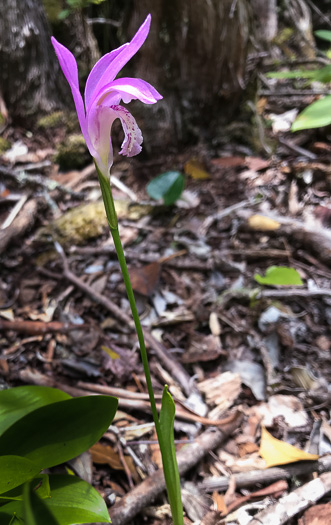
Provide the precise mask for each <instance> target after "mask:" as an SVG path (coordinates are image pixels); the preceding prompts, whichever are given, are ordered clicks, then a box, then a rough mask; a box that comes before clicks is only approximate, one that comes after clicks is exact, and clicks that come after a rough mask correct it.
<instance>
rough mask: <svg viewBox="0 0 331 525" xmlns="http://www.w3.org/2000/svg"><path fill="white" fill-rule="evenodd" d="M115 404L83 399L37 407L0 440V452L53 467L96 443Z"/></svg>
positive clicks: (95, 398)
mask: <svg viewBox="0 0 331 525" xmlns="http://www.w3.org/2000/svg"><path fill="white" fill-rule="evenodd" d="M117 404H118V401H117V399H116V398H114V397H110V396H86V397H78V398H72V399H67V400H65V401H59V402H58V403H53V404H51V405H47V406H44V407H40V408H37V409H36V410H34V411H33V412H31V413H30V414H27V415H26V416H25V417H23V418H21V419H19V420H18V421H16V423H14V424H13V425H12V426H11V427H10V428H8V429H7V430H6V431H5V432H4V433H3V434H2V436H1V437H0V450H1V451H2V452H3V453H4V454H6V455H10V454H17V455H19V456H23V457H26V458H28V459H30V460H31V461H33V462H35V463H36V464H38V465H39V466H40V469H45V468H48V467H53V466H54V465H59V464H60V463H64V462H65V461H68V460H69V459H72V458H73V457H76V456H78V455H79V454H81V453H82V452H84V451H85V450H87V449H89V448H90V447H91V446H92V445H93V444H94V443H96V442H97V441H98V440H99V439H100V438H101V436H102V435H103V434H104V432H105V431H106V430H107V428H108V426H109V425H110V423H111V421H112V419H113V417H114V415H115V413H116V409H117Z"/></svg>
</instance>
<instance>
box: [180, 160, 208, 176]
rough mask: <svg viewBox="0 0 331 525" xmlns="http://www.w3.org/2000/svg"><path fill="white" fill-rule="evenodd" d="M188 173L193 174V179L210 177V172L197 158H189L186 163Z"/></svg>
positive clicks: (185, 167)
mask: <svg viewBox="0 0 331 525" xmlns="http://www.w3.org/2000/svg"><path fill="white" fill-rule="evenodd" d="M184 171H185V173H186V175H191V177H192V179H200V180H205V179H210V175H209V173H208V172H207V171H206V170H205V168H204V167H203V165H202V164H201V162H199V161H198V160H196V159H190V160H188V161H187V162H186V163H185V165H184Z"/></svg>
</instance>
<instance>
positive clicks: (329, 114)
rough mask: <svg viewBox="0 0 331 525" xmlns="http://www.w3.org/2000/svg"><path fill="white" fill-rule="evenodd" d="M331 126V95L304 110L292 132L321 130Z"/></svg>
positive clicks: (296, 120) (293, 125)
mask: <svg viewBox="0 0 331 525" xmlns="http://www.w3.org/2000/svg"><path fill="white" fill-rule="evenodd" d="M329 124H331V95H327V96H326V97H324V98H321V99H320V100H317V101H316V102H313V103H312V104H310V106H308V107H307V108H306V109H304V110H303V111H302V112H301V113H300V115H298V117H297V118H296V119H295V121H294V122H293V124H292V128H291V129H292V131H299V130H301V129H311V128H321V127H322V126H328V125H329Z"/></svg>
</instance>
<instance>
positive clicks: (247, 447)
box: [238, 441, 259, 458]
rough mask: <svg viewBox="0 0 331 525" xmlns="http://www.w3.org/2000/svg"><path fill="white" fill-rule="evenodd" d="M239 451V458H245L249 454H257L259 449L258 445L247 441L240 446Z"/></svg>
mask: <svg viewBox="0 0 331 525" xmlns="http://www.w3.org/2000/svg"><path fill="white" fill-rule="evenodd" d="M238 449H239V456H240V457H241V458H243V457H244V456H247V454H252V453H253V452H257V451H258V450H259V447H258V446H257V444H256V443H252V442H250V441H247V442H246V443H240V444H238Z"/></svg>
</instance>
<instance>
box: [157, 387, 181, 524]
mask: <svg viewBox="0 0 331 525" xmlns="http://www.w3.org/2000/svg"><path fill="white" fill-rule="evenodd" d="M174 421H175V403H174V400H173V399H172V397H171V394H170V393H169V391H168V386H167V385H166V386H165V387H164V390H163V395H162V404H161V411H160V430H161V435H160V436H159V443H160V449H161V454H162V462H163V470H164V477H165V480H166V486H167V492H168V498H169V503H170V507H171V513H172V519H173V522H174V525H183V524H184V518H183V505H182V498H181V488H180V478H179V473H178V465H177V458H176V450H175V441H174Z"/></svg>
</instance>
